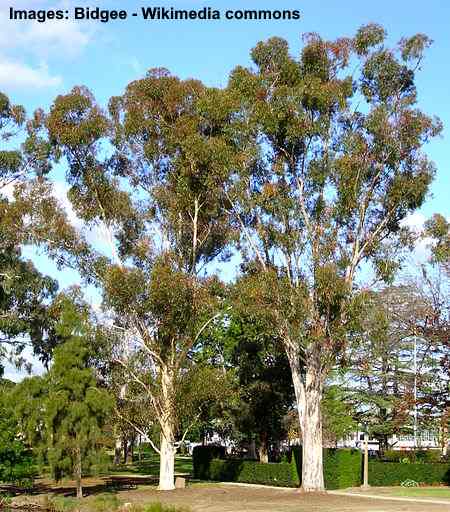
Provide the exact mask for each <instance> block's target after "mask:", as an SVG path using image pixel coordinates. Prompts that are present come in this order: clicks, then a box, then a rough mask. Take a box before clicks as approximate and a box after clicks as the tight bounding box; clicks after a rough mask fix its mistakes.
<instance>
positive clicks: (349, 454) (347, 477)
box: [323, 448, 362, 489]
mask: <svg viewBox="0 0 450 512" xmlns="http://www.w3.org/2000/svg"><path fill="white" fill-rule="evenodd" d="M323 455H324V457H323V476H324V479H325V488H326V489H345V488H347V487H357V486H359V485H361V468H362V453H361V452H360V451H359V450H354V449H334V448H328V449H325V450H324V454H323Z"/></svg>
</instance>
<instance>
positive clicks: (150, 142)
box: [45, 69, 239, 490]
mask: <svg viewBox="0 0 450 512" xmlns="http://www.w3.org/2000/svg"><path fill="white" fill-rule="evenodd" d="M233 111H234V105H233V104H232V102H231V100H230V99H229V97H228V93H227V92H224V91H220V90H217V89H208V88H206V87H205V86H204V85H202V84H201V83H200V82H198V81H196V80H185V81H183V80H180V79H178V78H177V77H175V76H172V75H170V74H169V73H168V72H167V71H166V70H161V69H158V70H151V71H149V72H148V74H147V76H146V77H145V78H143V79H141V80H137V81H134V82H132V83H130V84H129V85H128V87H127V88H126V90H125V92H124V94H123V95H122V96H120V97H114V98H112V99H111V100H110V103H109V112H108V113H105V112H104V111H102V109H101V108H100V107H99V106H98V105H97V104H96V102H95V99H94V97H93V95H92V94H91V93H90V92H89V91H88V90H87V89H85V88H82V87H76V88H74V89H73V90H72V91H71V92H70V93H69V94H67V95H62V96H58V97H57V98H56V100H55V102H54V104H53V106H52V107H51V110H50V112H49V115H48V116H47V117H46V121H45V122H46V127H47V130H48V134H49V140H50V142H51V144H52V147H53V148H54V155H55V156H56V157H57V158H60V159H62V161H64V162H65V163H66V170H67V172H66V177H67V182H68V184H69V187H70V188H69V191H68V197H69V199H70V201H71V203H72V205H73V208H74V210H75V212H76V213H77V214H78V216H79V217H80V218H81V219H83V221H84V222H85V223H86V225H87V226H91V225H101V226H102V227H103V229H104V230H105V233H106V237H105V240H104V241H103V243H97V244H95V243H94V244H91V246H90V247H89V249H88V251H87V254H90V256H89V257H88V258H86V257H85V254H84V253H83V251H81V253H82V254H81V253H80V251H72V252H71V251H70V248H69V250H68V255H70V257H71V260H70V261H75V262H76V264H77V265H79V267H80V268H81V272H82V274H83V275H84V276H85V277H87V278H88V279H90V280H91V281H92V282H94V283H95V284H96V285H98V286H99V288H100V289H101V290H102V293H103V300H104V306H105V307H106V308H107V309H108V310H109V311H110V312H111V313H112V315H111V316H112V320H113V322H114V327H115V328H116V329H117V331H118V333H119V335H120V336H121V338H122V341H121V343H120V344H118V345H117V346H116V349H115V355H114V356H113V359H114V362H115V363H116V364H117V365H121V366H122V367H123V368H124V374H125V375H126V381H125V382H124V385H125V386H126V387H127V386H128V387H127V389H130V390H131V389H132V388H134V389H135V388H136V386H138V387H139V388H140V389H141V393H142V394H143V396H144V397H145V398H146V400H147V401H148V403H149V404H150V405H151V407H152V410H153V412H154V415H155V418H156V419H157V422H158V426H159V428H160V432H161V436H160V446H159V447H158V446H156V445H155V449H156V450H157V452H158V453H159V454H160V482H159V487H160V489H163V490H170V489H173V488H174V456H175V452H176V449H177V439H176V432H177V427H178V424H179V417H178V405H177V397H178V396H179V389H180V386H181V385H182V383H183V381H184V377H185V373H186V372H187V371H188V367H189V366H190V365H189V364H188V361H189V358H190V354H191V353H192V351H194V350H195V348H196V345H197V344H198V343H199V338H200V336H201V334H202V333H203V332H204V331H205V329H207V328H208V326H209V325H210V324H211V322H212V321H213V319H214V318H215V317H216V316H217V315H218V314H219V311H220V308H221V304H222V298H221V297H222V295H223V286H222V285H221V284H220V282H219V281H218V280H217V278H215V277H214V276H211V275H209V272H208V271H209V270H210V268H211V265H212V264H213V262H214V260H215V259H216V258H219V257H226V255H227V254H226V247H227V244H228V241H229V239H230V237H231V236H232V235H233V231H234V230H233V226H232V225H231V224H230V223H229V222H228V214H227V210H226V205H225V203H226V197H225V195H224V181H225V180H226V178H227V175H228V170H229V168H230V167H231V166H232V165H233V161H235V160H237V159H238V155H239V148H238V147H237V145H236V143H235V140H234V136H233V134H232V133H231V131H230V130H229V120H230V118H231V115H232V112H233ZM66 247H67V246H66ZM83 247H85V246H84V245H83ZM131 384H133V386H132V385H131ZM124 392H126V388H124ZM124 398H125V397H124Z"/></svg>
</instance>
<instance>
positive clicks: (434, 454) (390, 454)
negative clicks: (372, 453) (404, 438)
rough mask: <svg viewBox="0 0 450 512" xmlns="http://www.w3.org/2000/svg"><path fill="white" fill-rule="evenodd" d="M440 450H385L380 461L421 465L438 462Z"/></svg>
mask: <svg viewBox="0 0 450 512" xmlns="http://www.w3.org/2000/svg"><path fill="white" fill-rule="evenodd" d="M441 459H442V454H441V450H436V449H431V450H385V452H384V453H383V456H382V460H384V461H386V462H403V463H409V462H412V463H421V462H440V461H441Z"/></svg>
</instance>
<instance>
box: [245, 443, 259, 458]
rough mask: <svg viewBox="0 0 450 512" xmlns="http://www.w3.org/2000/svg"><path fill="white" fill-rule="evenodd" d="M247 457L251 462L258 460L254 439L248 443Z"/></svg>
mask: <svg viewBox="0 0 450 512" xmlns="http://www.w3.org/2000/svg"><path fill="white" fill-rule="evenodd" d="M247 456H248V458H249V459H251V460H256V459H257V458H258V456H257V454H256V443H255V440H254V439H250V440H249V442H248V453H247Z"/></svg>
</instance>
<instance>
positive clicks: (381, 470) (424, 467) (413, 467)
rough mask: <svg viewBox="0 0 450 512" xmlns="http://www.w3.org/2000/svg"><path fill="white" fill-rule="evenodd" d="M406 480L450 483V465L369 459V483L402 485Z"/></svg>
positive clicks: (431, 483) (434, 483) (422, 482)
mask: <svg viewBox="0 0 450 512" xmlns="http://www.w3.org/2000/svg"><path fill="white" fill-rule="evenodd" d="M405 480H415V481H416V482H418V483H419V484H429V485H436V484H450V465H449V464H442V463H439V462H437V463H431V462H423V463H411V464H402V463H401V462H382V461H369V484H370V485H373V486H389V485H401V483H402V482H404V481H405Z"/></svg>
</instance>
